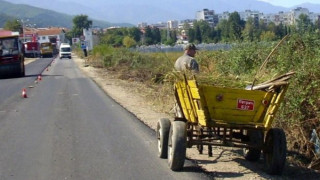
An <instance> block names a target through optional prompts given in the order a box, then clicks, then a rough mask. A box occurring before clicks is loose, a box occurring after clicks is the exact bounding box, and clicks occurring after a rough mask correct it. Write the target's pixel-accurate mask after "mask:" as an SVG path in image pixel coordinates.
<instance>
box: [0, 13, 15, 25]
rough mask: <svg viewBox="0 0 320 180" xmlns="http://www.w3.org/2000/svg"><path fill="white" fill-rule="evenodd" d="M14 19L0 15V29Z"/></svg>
mask: <svg viewBox="0 0 320 180" xmlns="http://www.w3.org/2000/svg"><path fill="white" fill-rule="evenodd" d="M12 19H14V17H12V16H8V15H6V14H3V13H0V27H3V25H4V24H5V23H6V22H7V21H8V20H12Z"/></svg>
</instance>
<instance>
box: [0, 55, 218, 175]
mask: <svg viewBox="0 0 320 180" xmlns="http://www.w3.org/2000/svg"><path fill="white" fill-rule="evenodd" d="M51 61H52V59H50V58H47V59H39V60H37V61H35V62H32V63H30V64H28V65H27V67H26V75H27V76H26V77H24V78H15V79H0V179H1V180H7V179H10V180H11V179H13V180H15V179H17V180H64V179H74V180H100V179H101V180H102V179H112V180H113V179H120V180H124V179H139V180H140V179H166V180H168V179H170V180H171V179H212V178H210V177H208V176H207V175H206V174H204V173H203V172H202V171H201V170H200V169H199V168H197V167H196V165H195V164H193V163H191V162H190V161H186V163H185V168H184V171H182V172H172V171H171V170H170V169H169V168H168V166H167V160H163V159H159V158H158V157H157V141H156V137H155V132H154V131H153V130H151V129H150V128H148V127H147V126H145V125H144V124H143V123H141V122H140V121H139V120H138V119H136V117H134V116H133V115H132V114H130V113H129V112H127V111H126V110H125V109H123V108H122V107H121V106H120V105H118V104H117V103H115V102H114V101H113V100H112V99H111V98H110V97H108V96H107V95H106V94H105V93H104V92H103V91H102V90H101V89H100V88H99V87H98V86H97V85H96V84H95V83H94V82H93V81H92V80H90V79H88V78H87V77H86V76H84V75H83V74H82V73H81V71H80V70H79V69H78V68H77V67H76V64H75V63H74V62H73V61H72V60H68V59H62V60H58V59H56V60H54V61H53V62H52V64H51V66H50V67H49V68H48V71H47V70H46V67H47V66H48V65H49V64H50V63H51ZM43 70H44V72H43V73H42V80H41V81H39V83H37V84H36V83H34V81H35V79H36V78H37V76H38V75H39V74H40V73H41V72H42V71H43ZM22 88H26V89H27V95H28V98H22V97H21V89H22Z"/></svg>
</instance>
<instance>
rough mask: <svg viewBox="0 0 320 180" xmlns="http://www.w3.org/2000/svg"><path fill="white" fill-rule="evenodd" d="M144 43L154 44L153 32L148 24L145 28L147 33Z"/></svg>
mask: <svg viewBox="0 0 320 180" xmlns="http://www.w3.org/2000/svg"><path fill="white" fill-rule="evenodd" d="M144 44H146V45H151V44H153V34H152V30H151V27H150V26H147V27H146V28H145V33H144Z"/></svg>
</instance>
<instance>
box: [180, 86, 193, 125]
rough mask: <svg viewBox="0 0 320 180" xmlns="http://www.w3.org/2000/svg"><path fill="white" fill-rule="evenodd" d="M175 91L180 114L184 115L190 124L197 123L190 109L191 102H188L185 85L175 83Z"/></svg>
mask: <svg viewBox="0 0 320 180" xmlns="http://www.w3.org/2000/svg"><path fill="white" fill-rule="evenodd" d="M176 90H177V94H178V99H177V101H179V102H180V105H181V108H182V112H183V114H184V117H185V118H186V119H187V120H188V121H190V122H192V123H197V118H196V116H195V114H194V110H193V108H192V104H191V103H192V102H191V101H190V98H189V95H188V90H187V85H186V83H185V82H183V81H181V82H177V83H176Z"/></svg>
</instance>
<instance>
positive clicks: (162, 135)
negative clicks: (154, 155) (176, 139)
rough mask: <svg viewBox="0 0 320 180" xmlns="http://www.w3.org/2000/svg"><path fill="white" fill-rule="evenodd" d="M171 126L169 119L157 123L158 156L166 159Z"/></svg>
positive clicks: (162, 119)
mask: <svg viewBox="0 0 320 180" xmlns="http://www.w3.org/2000/svg"><path fill="white" fill-rule="evenodd" d="M170 126H171V123H170V120H169V119H167V118H161V119H160V120H159V121H158V123H157V138H158V156H159V157H160V158H164V159H165V158H167V157H168V139H169V131H170Z"/></svg>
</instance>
